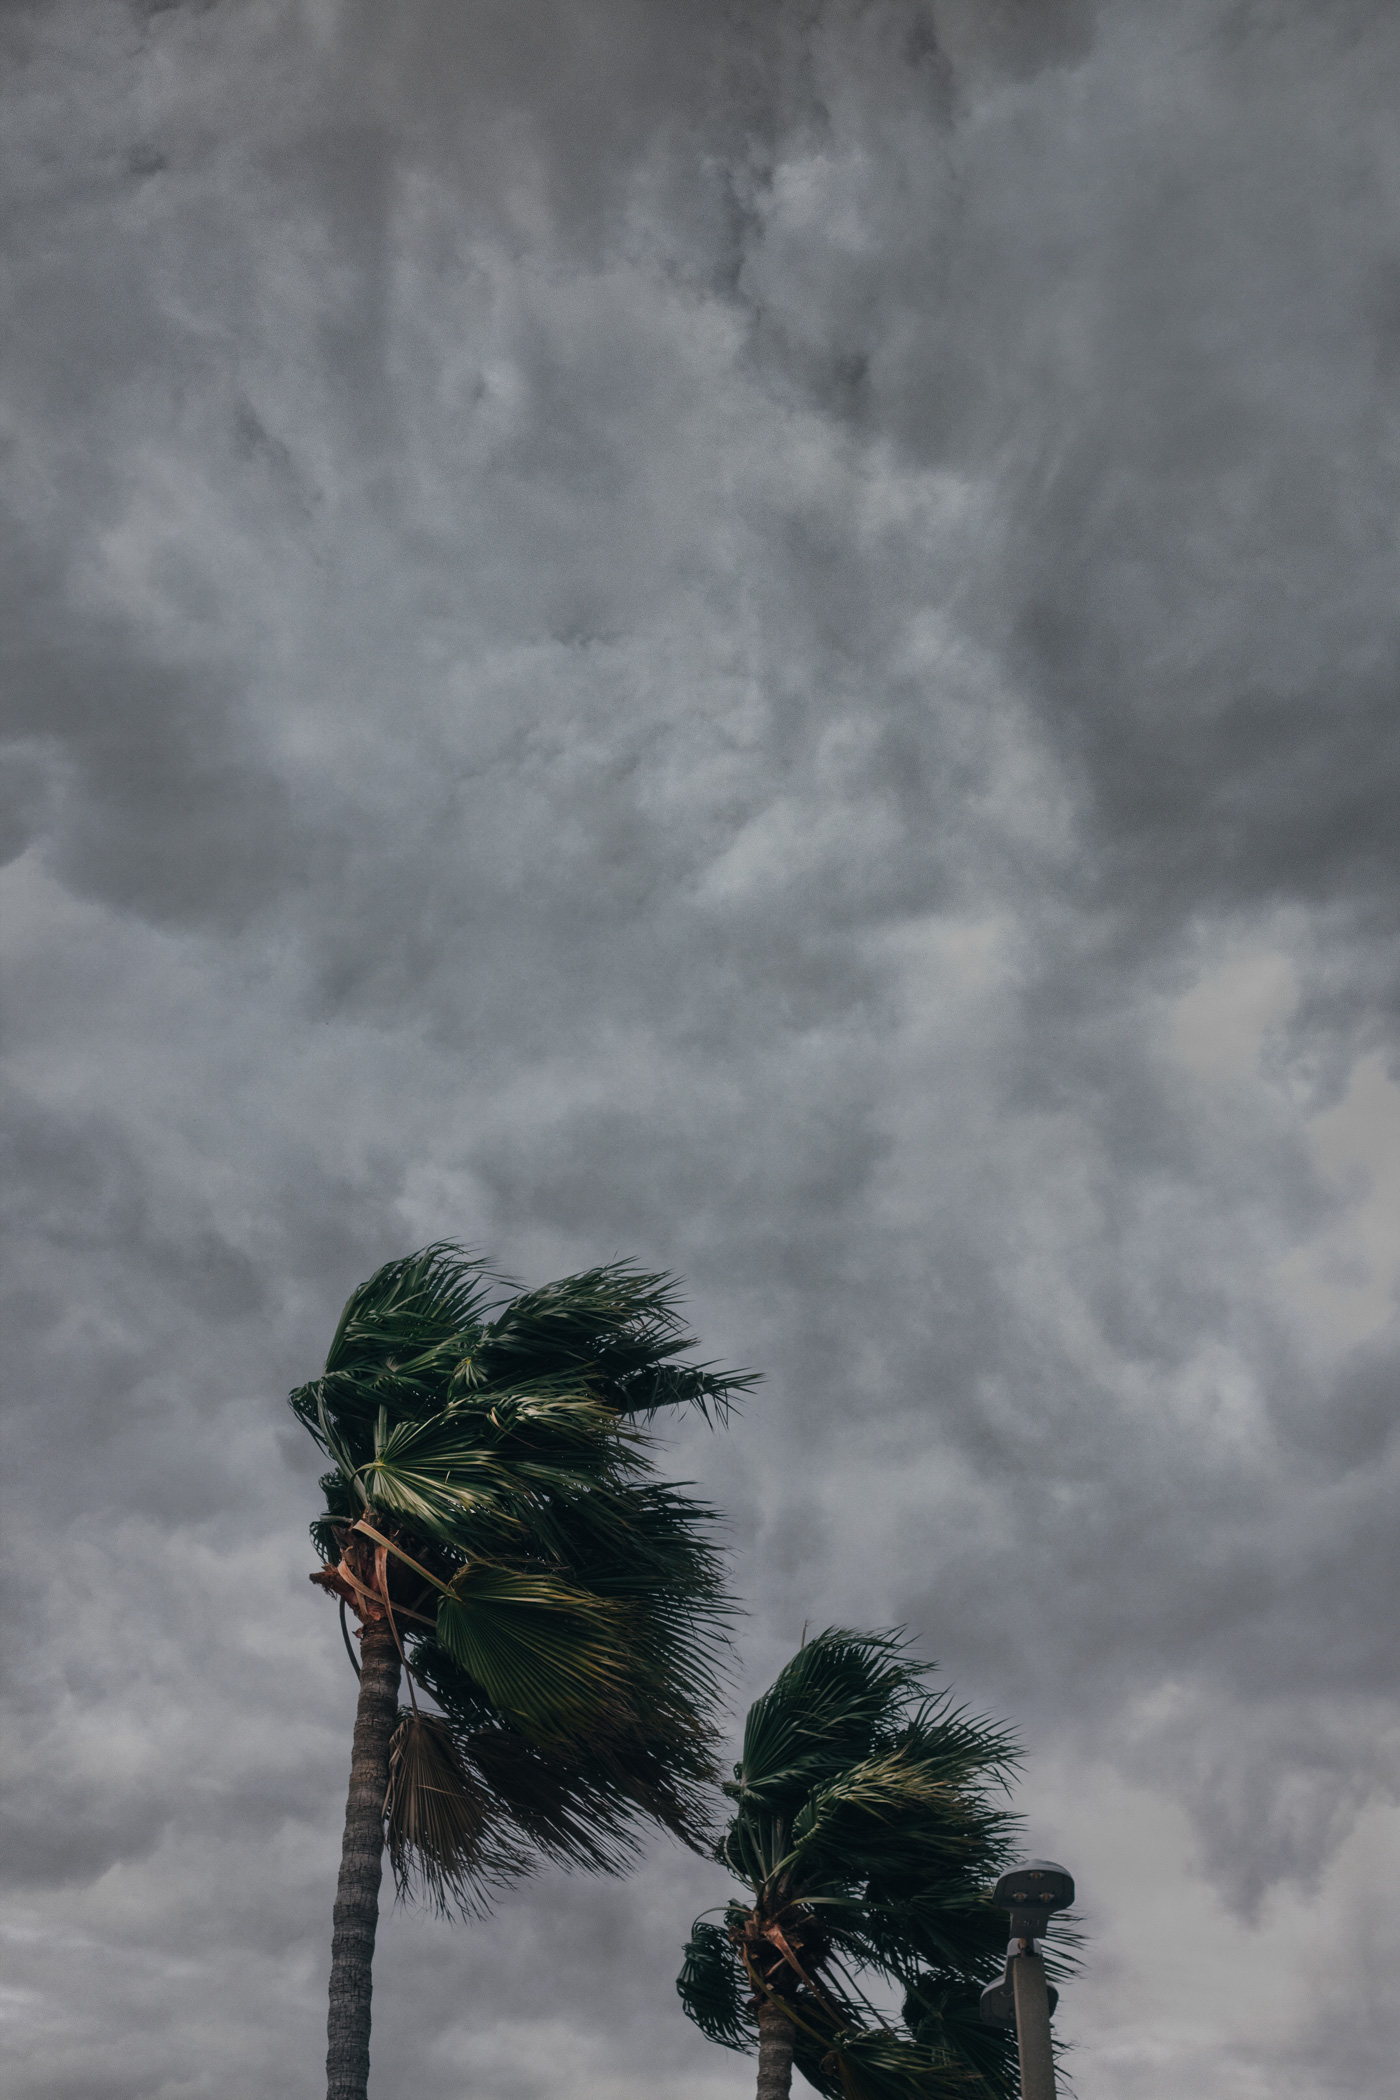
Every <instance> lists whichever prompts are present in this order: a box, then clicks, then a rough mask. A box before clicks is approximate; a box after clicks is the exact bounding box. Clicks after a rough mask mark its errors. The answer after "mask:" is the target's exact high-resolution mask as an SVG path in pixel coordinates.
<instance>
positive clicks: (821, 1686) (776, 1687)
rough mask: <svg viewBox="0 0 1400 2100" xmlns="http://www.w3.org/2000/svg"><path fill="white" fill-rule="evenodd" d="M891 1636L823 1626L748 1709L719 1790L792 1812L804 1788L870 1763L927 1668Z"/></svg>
mask: <svg viewBox="0 0 1400 2100" xmlns="http://www.w3.org/2000/svg"><path fill="white" fill-rule="evenodd" d="M904 1650H905V1643H904V1641H903V1639H902V1637H901V1636H900V1635H899V1634H897V1633H893V1634H873V1633H850V1632H847V1631H846V1630H845V1629H844V1628H842V1627H828V1628H827V1630H826V1631H825V1632H824V1633H819V1634H817V1635H816V1637H815V1638H814V1639H812V1640H810V1641H806V1642H804V1644H803V1646H802V1647H801V1648H800V1649H799V1650H798V1652H797V1654H796V1655H795V1656H794V1657H793V1659H792V1661H791V1662H790V1663H788V1664H787V1666H786V1668H785V1669H783V1670H782V1671H781V1672H780V1673H779V1675H778V1676H777V1678H776V1679H775V1680H774V1682H773V1684H772V1686H771V1688H770V1689H769V1690H768V1691H767V1692H765V1693H764V1694H763V1696H762V1698H760V1699H756V1700H755V1701H754V1703H753V1705H752V1706H751V1707H750V1708H749V1712H748V1719H747V1721H746V1723H745V1726H744V1742H743V1749H742V1752H741V1754H740V1761H739V1763H738V1764H737V1765H736V1766H735V1767H734V1778H733V1780H732V1781H726V1783H725V1787H724V1791H725V1793H726V1794H730V1795H733V1796H734V1797H735V1798H736V1799H739V1800H743V1801H746V1802H747V1801H752V1802H762V1803H764V1804H765V1805H767V1806H770V1807H774V1808H778V1807H781V1806H783V1805H784V1804H788V1805H790V1806H792V1807H793V1808H795V1807H796V1806H797V1805H798V1804H799V1803H800V1802H801V1801H802V1800H804V1799H805V1798H806V1795H807V1793H808V1792H809V1790H810V1788H811V1787H812V1786H813V1785H814V1784H815V1783H818V1782H820V1780H821V1779H822V1778H824V1777H827V1776H834V1775H835V1774H836V1773H838V1772H841V1771H844V1770H845V1769H846V1767H847V1766H848V1765H849V1764H850V1763H851V1761H852V1760H853V1759H855V1758H861V1757H865V1756H868V1755H869V1753H870V1751H871V1749H872V1747H873V1746H874V1744H875V1742H876V1740H877V1738H878V1737H879V1736H880V1734H881V1732H882V1731H885V1732H887V1731H889V1730H890V1729H892V1728H894V1727H895V1726H897V1725H898V1723H899V1721H900V1720H901V1718H902V1717H903V1716H904V1715H905V1714H906V1712H907V1711H908V1709H909V1707H910V1704H911V1701H912V1700H914V1699H916V1698H921V1697H922V1696H923V1694H924V1689H925V1680H926V1678H927V1675H928V1667H927V1665H922V1664H918V1663H914V1662H911V1661H910V1660H909V1659H908V1657H907V1656H906V1654H905V1652H904Z"/></svg>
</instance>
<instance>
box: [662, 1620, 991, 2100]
mask: <svg viewBox="0 0 1400 2100" xmlns="http://www.w3.org/2000/svg"><path fill="white" fill-rule="evenodd" d="M931 1667H932V1666H931V1665H926V1664H922V1663H917V1662H915V1661H913V1660H911V1659H910V1657H909V1656H908V1654H907V1652H906V1649H905V1645H904V1642H903V1641H902V1639H901V1638H900V1637H899V1636H897V1635H894V1634H874V1633H848V1632H845V1631H842V1630H841V1629H839V1628H833V1629H830V1630H828V1631H827V1632H826V1633H822V1634H819V1635H818V1636H817V1637H816V1639H815V1640H811V1641H807V1642H805V1643H804V1645H803V1646H802V1648H801V1649H800V1650H799V1651H798V1653H797V1655H796V1656H794V1658H793V1660H792V1661H791V1662H790V1663H789V1664H788V1665H787V1667H786V1668H785V1669H784V1670H783V1671H782V1672H781V1673H780V1674H779V1676H778V1677H777V1679H776V1680H775V1682H774V1684H773V1685H772V1687H771V1689H770V1690H769V1691H767V1692H765V1693H764V1695H763V1697H762V1698H761V1699H758V1700H756V1701H755V1702H754V1704H753V1705H752V1706H751V1707H750V1708H749V1713H748V1719H747V1722H746V1724H745V1728H744V1742H743V1752H742V1756H741V1759H740V1762H739V1763H738V1764H737V1765H736V1766H735V1767H734V1777H733V1780H732V1781H726V1783H725V1785H724V1789H723V1791H724V1792H725V1793H726V1794H727V1795H728V1796H729V1798H730V1799H731V1800H732V1801H733V1803H734V1814H733V1818H732V1820H731V1822H730V1824H729V1827H728V1829H727V1830H726V1832H725V1834H724V1837H723V1838H722V1839H721V1841H720V1843H719V1845H718V1847H717V1848H716V1854H715V1856H716V1858H717V1859H719V1860H720V1861H721V1863H722V1864H723V1865H725V1866H727V1867H729V1868H730V1870H731V1871H732V1872H733V1873H735V1874H736V1875H737V1876H738V1877H739V1879H740V1880H741V1881H742V1882H743V1884H744V1890H743V1893H742V1895H734V1896H731V1898H730V1900H729V1902H728V1904H727V1905H726V1906H725V1908H724V1911H723V1923H722V1924H715V1923H713V1922H711V1921H709V1920H706V1919H700V1920H697V1922H696V1924H695V1925H694V1927H693V1928H692V1930H691V1937H690V1941H689V1944H688V1945H687V1947H686V1950H685V1965H684V1967H683V1968H682V1970H681V1974H680V1977H679V1979H678V1982H677V1989H678V1990H679V1992H680V1996H681V2001H682V2003H683V2004H684V2006H685V2009H686V2012H687V2013H688V2014H689V2015H690V2018H691V2019H692V2020H694V2021H695V2023H696V2025H697V2026H698V2027H700V2028H701V2029H702V2030H703V2031H704V2032H705V2033H706V2034H707V2035H709V2036H710V2038H711V2039H712V2040H713V2041H716V2042H720V2043H723V2044H724V2045H725V2046H726V2047H727V2048H731V2049H743V2050H748V2049H752V2048H753V2046H754V2044H755V2042H757V2047H758V2096H759V2100H787V2095H788V2093H789V2090H790V2087H791V2080H792V2067H793V2064H794V2062H796V2064H797V2067H798V2069H799V2070H800V2071H801V2072H802V2073H803V2075H804V2077H805V2078H806V2079H807V2080H808V2081H809V2083H810V2084H812V2085H814V2086H815V2087H816V2089H817V2091H818V2092H819V2093H822V2094H825V2095H827V2096H829V2100H1009V2096H1011V2095H1013V2094H1015V2093H1016V2092H1017V2090H1018V2082H1017V2070H1016V2060H1015V2044H1014V2038H1012V2037H1010V2036H1008V2034H1007V2033H1006V2031H1005V2030H1004V2029H998V2028H992V2027H988V2026H985V2025H984V2024H983V2023H982V2021H981V2019H980V2017H979V2010H978V2000H979V1996H980V1993H981V1989H982V1987H983V1985H984V1984H986V1983H987V1982H989V1981H992V1980H994V1979H995V1977H996V1975H997V1974H998V1972H999V1970H1000V1968H1001V1963H1002V1957H1003V1954H1004V1950H1005V1945H1006V1933H1007V1925H1006V1919H1005V1916H1004V1915H1003V1914H1001V1913H999V1912H997V1911H995V1910H993V1908H992V1906H991V1904H990V1902H989V1900H988V1884H989V1882H990V1881H991V1880H992V1879H994V1877H995V1875H996V1873H997V1871H998V1869H999V1868H1000V1867H1001V1866H1002V1865H1003V1864H1004V1863H1005V1862H1006V1860H1007V1859H1008V1858H1009V1855H1010V1851H1011V1842H1012V1838H1013V1834H1014V1830H1015V1823H1016V1819H1015V1818H1014V1817H1013V1816H1011V1815H1010V1814H1009V1813H1008V1812H1007V1810H1006V1808H1005V1807H1004V1806H1002V1805H1001V1798H1000V1797H1002V1796H1004V1791H1005V1786H1006V1783H1007V1780H1008V1778H1009V1775H1010V1773H1011V1771H1012V1769H1013V1768H1014V1765H1015V1762H1016V1749H1015V1745H1014V1743H1013V1741H1012V1739H1011V1737H1010V1736H1009V1735H1008V1733H1007V1732H1006V1730H1005V1729H1003V1728H1000V1727H997V1726H995V1725H993V1724H990V1723H988V1722H986V1721H981V1720H976V1719H973V1718H971V1717H969V1716H968V1715H967V1714H966V1713H965V1712H963V1711H961V1710H960V1709H957V1708H955V1707H954V1706H952V1704H951V1703H950V1701H949V1699H948V1697H947V1696H946V1695H945V1696H943V1697H939V1698H934V1697H931V1696H930V1694H929V1689H928V1678H929V1676H930V1674H931ZM881 1985H883V1986H884V1988H885V1991H886V1993H890V1992H893V1993H895V1994H899V1996H900V1997H901V1998H902V2013H903V2017H902V2019H896V2018H895V2017H893V2015H884V2014H882V2013H881V2012H880V2011H879V2010H878V2009H877V2007H876V2005H875V2003H874V2002H873V2001H872V1999H871V1997H870V1996H869V1994H868V1993H869V1990H870V1989H871V1988H878V1987H879V1986H881Z"/></svg>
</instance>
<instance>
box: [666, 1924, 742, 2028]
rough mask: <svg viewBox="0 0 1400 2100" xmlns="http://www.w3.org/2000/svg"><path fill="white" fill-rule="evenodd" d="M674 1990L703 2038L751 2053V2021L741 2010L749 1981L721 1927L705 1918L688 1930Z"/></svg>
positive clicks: (730, 1941)
mask: <svg viewBox="0 0 1400 2100" xmlns="http://www.w3.org/2000/svg"><path fill="white" fill-rule="evenodd" d="M676 1990H677V1992H678V1993H679V1995H680V2001H681V2004H682V2005H683V2006H684V2007H685V2009H686V2012H687V2013H688V2014H689V2016H690V2018H691V2019H692V2020H693V2021H694V2022H695V2024H696V2026H697V2027H698V2028H699V2029H700V2032H701V2033H702V2034H707V2035H708V2036H709V2037H710V2040H711V2041H712V2042H718V2043H720V2045H721V2046H722V2047H723V2048H725V2049H739V2050H743V2051H744V2052H746V2053H747V2052H750V2051H752V2049H753V2048H754V2046H755V2036H754V2026H753V2020H752V2018H751V2017H750V2015H749V2014H748V2013H747V2012H746V2010H745V2007H744V2000H745V1998H746V1997H747V1996H748V1993H749V1984H748V1980H747V1978H746V1977H745V1975H744V1971H743V1969H742V1967H741V1965H740V1963H739V1958H738V1956H737V1955H736V1954H735V1951H734V1944H733V1942H732V1940H731V1939H730V1937H729V1934H728V1933H727V1932H725V1931H724V1930H723V1929H722V1928H721V1927H720V1926H718V1925H712V1924H710V1923H709V1922H708V1920H707V1919H705V1918H697V1919H696V1921H695V1923H694V1924H693V1925H692V1926H691V1928H690V1938H689V1939H688V1940H687V1941H686V1948H685V1961H684V1963H683V1965H682V1967H681V1973H680V1975H679V1976H678V1977H677V1978H676Z"/></svg>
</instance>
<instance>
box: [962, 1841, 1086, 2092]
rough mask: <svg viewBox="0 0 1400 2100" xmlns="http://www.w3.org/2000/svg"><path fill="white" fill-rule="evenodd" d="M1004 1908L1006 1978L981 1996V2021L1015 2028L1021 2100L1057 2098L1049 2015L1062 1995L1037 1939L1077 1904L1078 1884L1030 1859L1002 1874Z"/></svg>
mask: <svg viewBox="0 0 1400 2100" xmlns="http://www.w3.org/2000/svg"><path fill="white" fill-rule="evenodd" d="M992 1901H993V1903H995V1904H996V1905H997V1907H998V1909H999V1910H1009V1911H1010V1913H1011V1940H1010V1944H1009V1945H1008V1947H1007V1950H1006V1974H1005V1976H1004V1977H1003V1979H1002V1981H1001V1982H1000V1983H993V1984H989V1985H988V1987H987V1989H986V1990H985V1991H983V1993H982V2017H983V2019H984V2020H987V2021H990V2022H991V2023H992V2024H994V2025H998V2026H1012V2025H1014V2026H1015V2029H1016V2046H1017V2048H1018V2050H1019V2051H1020V2056H1021V2100H1055V2053H1054V2050H1053V2049H1052V2048H1051V2046H1050V2015H1051V2013H1052V2012H1053V2011H1054V2010H1055V2005H1056V2002H1057V2000H1058V1997H1059V1993H1058V1992H1057V1991H1056V1990H1055V1988H1054V1986H1053V1984H1048V1983H1047V1982H1046V1980H1045V1964H1044V1962H1043V1961H1042V1960H1041V1958H1040V1956H1039V1954H1037V1952H1036V1946H1035V1943H1036V1940H1037V1939H1038V1938H1039V1936H1040V1934H1041V1933H1043V1932H1044V1930H1045V1928H1046V1926H1047V1925H1048V1924H1049V1922H1050V1919H1051V1917H1052V1916H1053V1915H1054V1913H1055V1912H1056V1911H1057V1910H1066V1909H1067V1908H1068V1907H1069V1905H1070V1904H1071V1903H1073V1901H1074V1881H1073V1879H1072V1877H1071V1876H1070V1875H1069V1874H1067V1873H1066V1872H1065V1870H1064V1868H1063V1867H1057V1866H1056V1864H1055V1862H1054V1861H1053V1860H1051V1859H1028V1860H1026V1861H1025V1862H1024V1864H1023V1865H1021V1866H1019V1867H1012V1868H1010V1869H1009V1870H1008V1871H1007V1872H1006V1873H1005V1874H1003V1875H1002V1877H1001V1879H1000V1881H999V1882H998V1883H997V1885H996V1887H995V1889H994V1890H993V1891H992Z"/></svg>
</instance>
